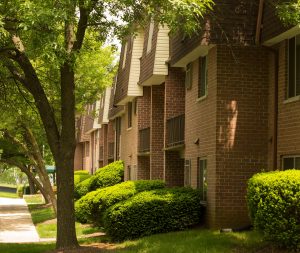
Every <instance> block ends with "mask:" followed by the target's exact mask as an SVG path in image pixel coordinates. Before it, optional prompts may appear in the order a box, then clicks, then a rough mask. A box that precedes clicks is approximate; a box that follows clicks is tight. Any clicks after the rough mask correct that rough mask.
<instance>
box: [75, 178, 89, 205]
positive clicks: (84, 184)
mask: <svg viewBox="0 0 300 253" xmlns="http://www.w3.org/2000/svg"><path fill="white" fill-rule="evenodd" d="M91 180H92V176H91V177H89V178H87V179H85V180H83V181H81V182H80V183H78V184H75V187H74V198H75V199H80V198H81V197H82V196H84V195H86V194H87V193H88V192H89V191H90V190H89V189H90V187H91Z"/></svg>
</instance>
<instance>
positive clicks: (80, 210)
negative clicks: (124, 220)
mask: <svg viewBox="0 0 300 253" xmlns="http://www.w3.org/2000/svg"><path fill="white" fill-rule="evenodd" d="M164 187H165V183H164V182H163V181H159V180H138V181H126V182H123V183H120V184H117V185H114V186H110V187H106V188H102V189H99V190H96V191H92V192H89V193H88V194H86V195H85V196H83V197H82V198H81V199H79V200H78V201H76V203H75V215H76V219H77V220H78V221H80V222H81V223H86V222H93V223H95V224H97V225H102V224H103V220H102V218H103V213H104V211H105V210H106V209H107V208H108V207H110V206H112V205H114V204H116V203H117V202H120V201H122V200H126V199H128V198H130V197H132V196H133V195H135V194H137V193H139V192H142V191H149V190H153V189H159V188H164Z"/></svg>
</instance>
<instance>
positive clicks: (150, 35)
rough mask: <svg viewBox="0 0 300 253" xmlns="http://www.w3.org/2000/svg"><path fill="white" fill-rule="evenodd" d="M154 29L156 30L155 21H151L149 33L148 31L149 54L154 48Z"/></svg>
mask: <svg viewBox="0 0 300 253" xmlns="http://www.w3.org/2000/svg"><path fill="white" fill-rule="evenodd" d="M153 31H154V22H153V21H151V22H150V26H149V33H148V42H147V54H148V53H150V52H151V49H152V39H153Z"/></svg>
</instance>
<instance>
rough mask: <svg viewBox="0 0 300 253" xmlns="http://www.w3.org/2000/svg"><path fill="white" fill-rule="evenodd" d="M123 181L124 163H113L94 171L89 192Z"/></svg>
mask: <svg viewBox="0 0 300 253" xmlns="http://www.w3.org/2000/svg"><path fill="white" fill-rule="evenodd" d="M122 181H124V163H123V161H115V162H113V163H110V164H108V165H106V166H105V167H103V168H100V169H98V170H97V171H96V173H95V175H94V176H93V178H92V180H91V186H90V191H94V190H97V189H98V188H102V187H107V186H112V185H115V184H118V183H121V182H122Z"/></svg>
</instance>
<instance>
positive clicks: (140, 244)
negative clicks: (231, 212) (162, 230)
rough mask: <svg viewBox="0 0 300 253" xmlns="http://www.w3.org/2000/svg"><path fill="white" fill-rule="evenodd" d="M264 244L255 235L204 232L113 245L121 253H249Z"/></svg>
mask: <svg viewBox="0 0 300 253" xmlns="http://www.w3.org/2000/svg"><path fill="white" fill-rule="evenodd" d="M263 246H265V244H264V243H263V241H262V236H261V235H260V234H259V233H257V232H253V231H251V232H243V233H226V234H225V233H220V232H218V231H210V230H205V229H196V230H188V231H183V232H174V233H167V234H158V235H153V236H149V237H144V238H141V239H139V240H135V241H127V242H124V243H122V244H119V245H117V249H122V252H124V253H125V252H143V253H148V252H149V253H150V252H151V253H159V252H164V253H185V252H193V253H198V252H199V253H252V252H255V251H257V250H258V249H259V248H262V247H263Z"/></svg>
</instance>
